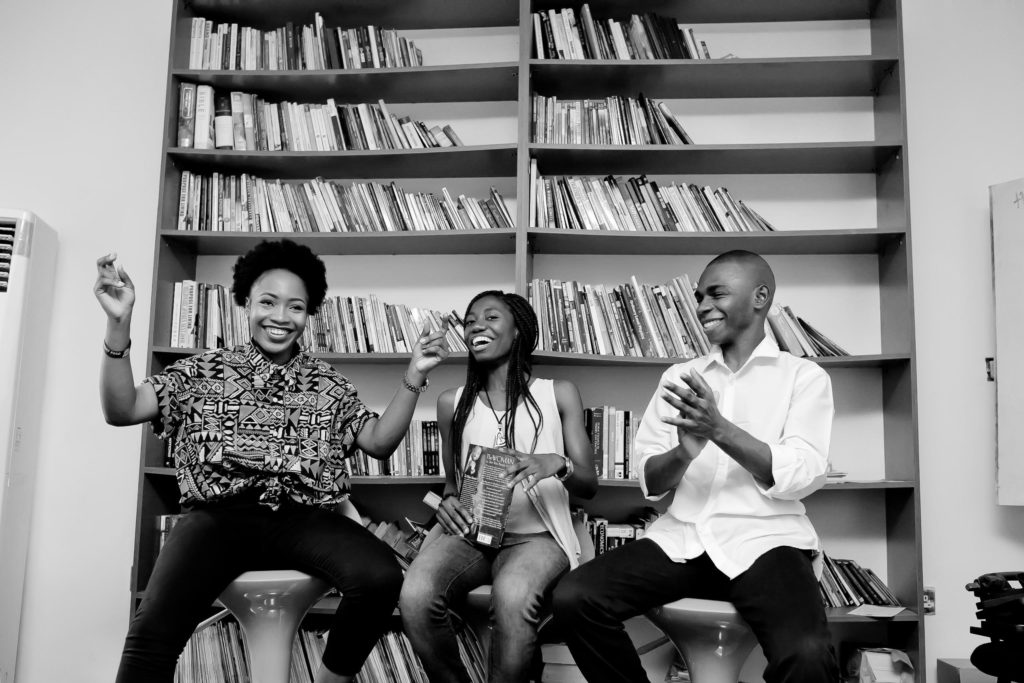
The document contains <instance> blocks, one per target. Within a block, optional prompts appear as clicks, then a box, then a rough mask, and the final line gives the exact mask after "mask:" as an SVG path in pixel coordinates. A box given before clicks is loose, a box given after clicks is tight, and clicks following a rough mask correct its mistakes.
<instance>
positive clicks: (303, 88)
mask: <svg viewBox="0 0 1024 683" xmlns="http://www.w3.org/2000/svg"><path fill="white" fill-rule="evenodd" d="M171 74H172V75H173V76H174V77H175V78H177V79H178V80H180V81H186V82H189V83H200V84H205V85H212V86H213V87H214V88H216V89H218V90H221V91H224V90H241V91H244V92H250V93H256V94H257V95H260V96H261V97H264V98H267V99H271V100H278V99H281V100H287V101H290V102H296V101H297V102H316V101H320V102H323V101H326V100H327V98H329V97H333V98H334V99H335V101H337V102H338V103H339V104H342V103H347V104H351V103H357V102H376V101H377V100H384V102H386V103H387V104H388V105H389V107H390V106H391V105H392V104H393V103H394V104H401V103H405V102H491V101H515V99H516V95H517V87H518V83H519V63H518V62H495V63H492V64H460V65H454V66H433V67H431V66H420V67H410V68H394V69H342V70H325V71H209V70H206V71H203V70H186V69H175V70H174V71H172V72H171ZM394 113H395V114H396V115H398V112H397V111H394Z"/></svg>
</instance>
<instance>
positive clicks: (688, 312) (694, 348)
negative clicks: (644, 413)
mask: <svg viewBox="0 0 1024 683" xmlns="http://www.w3.org/2000/svg"><path fill="white" fill-rule="evenodd" d="M528 297H529V300H530V304H531V305H532V306H533V308H534V310H535V311H536V312H537V317H538V318H539V319H540V340H539V344H538V348H540V349H541V350H543V351H562V352H567V353H586V354H598V355H613V356H629V357H645V358H695V357H697V356H702V355H704V354H706V353H707V352H708V351H710V349H711V345H710V344H709V343H708V340H707V335H705V334H704V330H703V328H702V327H701V325H700V323H699V322H698V320H697V301H696V299H695V298H694V295H693V285H692V284H691V283H690V279H689V277H688V276H687V275H686V274H683V275H680V276H679V277H676V278H673V279H672V280H671V281H669V282H666V283H665V284H660V285H652V284H647V283H641V282H639V281H638V280H637V278H636V276H633V277H631V278H630V281H629V282H627V283H624V284H620V285H614V286H608V287H606V286H605V285H590V284H581V283H579V282H577V281H575V280H564V281H563V280H544V279H539V278H534V279H533V280H532V281H531V282H530V284H529V293H528Z"/></svg>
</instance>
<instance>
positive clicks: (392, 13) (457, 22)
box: [189, 0, 831, 30]
mask: <svg viewBox="0 0 1024 683" xmlns="http://www.w3.org/2000/svg"><path fill="white" fill-rule="evenodd" d="M830 4H831V3H830ZM189 5H190V8H191V10H192V11H193V12H195V14H196V15H197V16H201V17H203V18H205V19H213V20H215V21H216V20H221V21H235V22H238V23H239V24H240V25H245V26H254V27H257V28H262V29H264V30H266V29H268V28H278V27H280V26H284V24H285V22H288V21H292V22H295V23H298V24H303V23H307V24H311V23H312V22H313V13H314V12H320V14H321V15H323V18H324V25H326V26H329V27H344V28H350V27H354V26H365V25H368V24H373V25H375V26H385V27H387V28H397V29H436V28H471V27H488V26H514V25H516V24H518V23H519V4H518V3H517V2H514V0H487V2H480V1H479V0H403V1H402V2H398V1H397V0H374V1H371V2H367V1H366V0H336V1H335V2H331V3H325V2H323V0H288V2H280V1H279V0H246V2H245V3H240V2H238V1H237V0H189Z"/></svg>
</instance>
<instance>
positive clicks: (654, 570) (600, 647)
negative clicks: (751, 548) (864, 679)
mask: <svg viewBox="0 0 1024 683" xmlns="http://www.w3.org/2000/svg"><path fill="white" fill-rule="evenodd" d="M687 597H689V598H703V599H706V600H728V601H731V602H732V603H733V604H734V605H735V606H736V609H737V611H738V612H739V613H740V615H741V616H742V617H743V618H744V620H746V622H747V624H749V625H750V628H751V629H752V630H753V632H754V634H755V635H756V636H757V640H758V642H759V643H760V644H761V647H762V648H763V650H764V653H765V656H766V657H767V659H768V668H767V669H766V670H765V673H764V679H765V681H766V682H767V683H781V682H782V681H787V682H791V683H817V682H821V683H825V682H827V683H835V682H836V681H838V680H839V670H838V665H837V663H836V657H835V651H834V649H833V647H832V639H831V636H830V634H829V629H828V621H827V619H826V617H825V608H824V604H823V602H822V599H821V594H820V593H819V592H818V584H817V580H816V579H815V577H814V572H813V570H812V568H811V560H810V557H809V553H808V552H807V551H804V550H798V549H796V548H789V547H782V548H775V549H774V550H771V551H769V552H767V553H765V554H764V555H762V556H761V557H760V558H758V560H757V561H756V562H754V564H753V566H751V567H750V569H748V570H747V571H745V572H743V573H742V574H740V575H739V576H737V577H736V578H735V579H732V580H730V579H729V578H728V577H727V576H726V575H725V574H723V573H722V572H721V571H719V570H718V569H717V568H716V567H715V565H714V564H713V563H712V562H711V560H710V559H709V558H708V556H707V555H706V554H704V555H701V556H700V557H698V558H695V559H693V560H690V561H688V562H685V563H680V562H673V561H672V560H670V559H669V558H668V556H667V555H666V554H665V553H664V551H662V550H661V548H660V547H658V545H657V544H656V543H654V542H653V541H651V540H648V539H642V540H639V541H636V542H635V543H630V544H628V545H626V546H623V547H622V548H619V549H616V550H613V551H611V552H608V553H604V554H602V555H599V556H597V557H596V558H594V559H593V560H591V561H590V562H587V563H586V564H583V565H580V567H579V568H578V569H576V570H574V571H572V572H570V573H569V574H568V575H566V576H565V577H563V578H562V580H561V581H560V582H559V584H558V585H557V586H556V587H555V593H554V611H555V619H556V620H557V622H558V626H559V627H560V630H561V631H562V632H564V633H565V637H566V642H567V644H568V645H569V649H570V651H571V652H572V654H573V657H574V658H575V659H576V664H577V665H578V666H579V668H580V671H582V672H583V675H584V676H585V677H586V679H587V681H589V683H638V682H639V681H647V680H648V679H647V675H646V674H645V673H644V670H643V667H642V666H641V664H640V657H639V656H638V655H637V653H636V650H635V649H634V648H633V644H632V642H631V641H630V639H629V636H628V634H627V633H626V632H625V629H624V628H623V625H622V623H623V621H624V620H626V619H629V618H631V617H634V616H637V615H640V614H644V613H645V612H647V611H648V610H649V609H651V608H653V607H657V606H659V605H663V604H665V603H668V602H672V601H674V600H678V599H680V598H687Z"/></svg>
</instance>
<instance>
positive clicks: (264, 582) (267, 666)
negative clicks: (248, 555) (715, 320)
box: [220, 569, 330, 683]
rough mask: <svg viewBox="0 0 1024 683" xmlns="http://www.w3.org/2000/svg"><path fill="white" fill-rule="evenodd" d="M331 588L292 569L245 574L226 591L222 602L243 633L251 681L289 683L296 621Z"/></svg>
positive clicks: (296, 627) (221, 596)
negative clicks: (236, 620)
mask: <svg viewBox="0 0 1024 683" xmlns="http://www.w3.org/2000/svg"><path fill="white" fill-rule="evenodd" d="M329 589H330V585H329V584H328V583H327V582H326V581H323V580H321V579H318V578H315V577H312V576H310V575H309V574H304V573H303V572H299V571H294V570H291V569H282V570H275V571H258V572H245V573H244V574H242V575H241V576H239V577H238V578H237V579H235V580H234V581H232V582H231V585H229V586H228V587H227V588H225V589H224V592H223V593H221V594H220V601H221V603H223V605H224V606H225V607H227V608H228V609H229V610H230V611H231V614H233V615H234V616H235V618H236V619H238V623H239V625H240V626H241V627H242V633H243V634H245V644H246V650H247V651H248V653H249V673H250V675H251V677H252V683H288V679H289V676H290V672H291V660H292V643H293V641H294V640H295V634H296V633H297V632H298V629H299V623H300V622H301V621H302V618H303V617H304V616H306V612H308V611H309V608H310V607H312V606H313V605H314V604H315V603H316V601H317V600H319V599H320V597H321V596H322V595H323V594H324V593H326V592H327V591H328V590H329Z"/></svg>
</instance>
